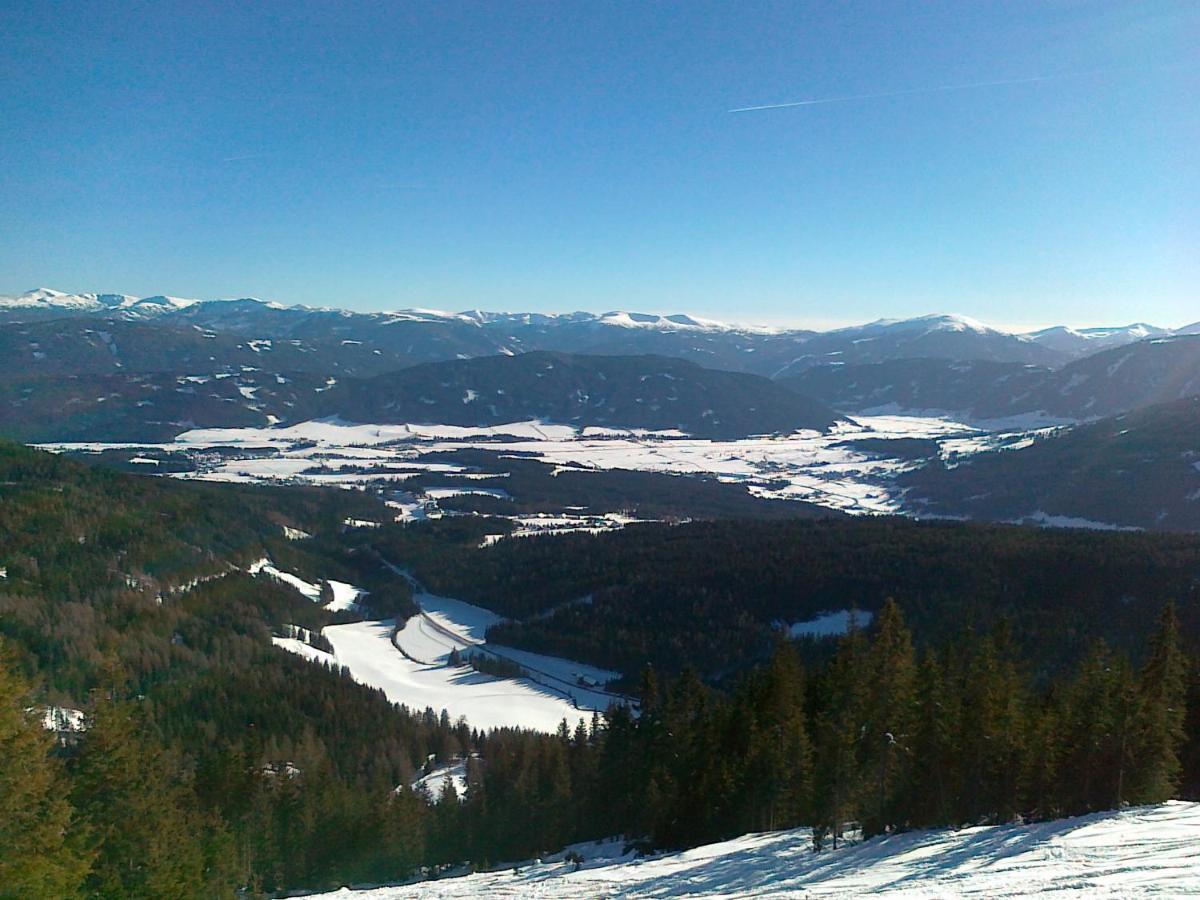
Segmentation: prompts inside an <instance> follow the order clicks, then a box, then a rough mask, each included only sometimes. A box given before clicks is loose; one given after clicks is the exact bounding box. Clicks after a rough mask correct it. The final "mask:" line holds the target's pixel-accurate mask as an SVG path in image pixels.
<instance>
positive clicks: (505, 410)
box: [322, 352, 837, 438]
mask: <svg viewBox="0 0 1200 900" xmlns="http://www.w3.org/2000/svg"><path fill="white" fill-rule="evenodd" d="M322 404H323V405H324V406H325V408H326V409H327V410H328V411H329V412H331V413H332V412H333V411H334V410H336V412H337V414H338V415H340V416H342V417H344V418H348V419H351V420H354V421H360V422H373V423H388V422H439V423H445V424H450V425H496V424H502V423H505V422H517V421H522V420H526V419H542V420H545V421H550V422H560V423H564V424H571V425H578V426H600V427H617V428H645V429H649V430H654V431H659V430H668V429H678V430H679V431H683V432H686V433H688V434H692V435H696V436H698V437H710V438H736V437H744V436H746V435H750V434H770V433H776V432H791V431H796V430H798V429H801V428H811V429H817V430H824V429H826V428H828V427H829V426H830V425H832V424H833V423H834V422H835V421H836V420H837V416H836V415H835V414H834V413H833V412H832V411H831V410H829V408H828V407H826V406H824V405H823V404H820V403H817V402H815V401H813V400H810V399H808V398H807V397H803V396H801V395H798V394H796V393H794V392H792V391H789V390H788V389H786V388H783V387H781V386H779V385H777V384H775V383H773V382H771V381H769V380H768V379H766V378H762V377H760V376H757V375H749V374H745V373H740V372H722V371H718V370H714V369H705V368H702V367H700V366H697V365H695V364H694V363H689V362H686V361H683V360H679V359H671V358H668V357H662V356H588V355H573V354H566V353H549V352H534V353H524V354H521V355H518V356H493V357H482V358H476V359H469V360H460V361H454V362H445V363H432V364H428V365H422V366H415V367H413V368H410V369H403V370H401V371H399V372H392V373H389V374H386V375H380V376H376V377H375V378H370V379H352V380H348V381H344V382H339V383H338V384H337V385H335V386H334V387H333V388H331V389H330V390H329V392H328V393H327V394H326V395H325V397H323V398H322Z"/></svg>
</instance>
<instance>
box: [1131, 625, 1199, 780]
mask: <svg viewBox="0 0 1200 900" xmlns="http://www.w3.org/2000/svg"><path fill="white" fill-rule="evenodd" d="M1186 700H1187V663H1186V659H1185V657H1184V655H1183V650H1182V648H1181V646H1180V641H1179V621H1178V619H1177V618H1176V615H1175V604H1174V603H1167V604H1166V606H1164V607H1163V611H1162V614H1161V615H1160V616H1159V620H1158V628H1157V630H1156V631H1155V633H1154V635H1153V637H1152V638H1151V640H1150V653H1149V656H1148V657H1147V659H1146V663H1145V665H1144V666H1143V668H1142V671H1141V675H1140V677H1139V679H1138V704H1139V709H1138V721H1137V726H1136V727H1137V734H1136V741H1137V749H1136V753H1135V759H1136V760H1137V771H1136V772H1134V773H1133V778H1132V782H1133V783H1132V785H1131V786H1130V792H1129V800H1130V801H1131V802H1133V803H1161V802H1162V801H1164V800H1168V799H1170V798H1171V797H1172V796H1174V794H1175V791H1176V789H1177V787H1178V783H1179V775H1180V762H1179V752H1180V749H1181V748H1182V746H1183V741H1184V737H1185V733H1184V723H1185V721H1186V715H1187V712H1186V709H1185V706H1184V704H1185V703H1186Z"/></svg>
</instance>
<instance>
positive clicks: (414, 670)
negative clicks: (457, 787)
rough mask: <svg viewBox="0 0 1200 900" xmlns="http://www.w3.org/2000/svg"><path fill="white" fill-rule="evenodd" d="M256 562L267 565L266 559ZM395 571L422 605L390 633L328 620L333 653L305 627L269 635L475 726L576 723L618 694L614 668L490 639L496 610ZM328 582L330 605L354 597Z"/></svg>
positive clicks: (387, 625)
mask: <svg viewBox="0 0 1200 900" xmlns="http://www.w3.org/2000/svg"><path fill="white" fill-rule="evenodd" d="M256 565H257V566H259V570H260V571H265V566H262V565H260V564H256ZM396 572H397V574H398V575H401V576H403V577H405V578H409V580H410V581H411V582H412V584H413V587H414V596H413V599H414V600H415V601H416V602H417V604H418V605H419V606H420V607H421V612H420V614H419V615H416V616H413V617H412V618H411V619H409V620H408V621H406V622H405V623H404V624H403V626H402V627H401V628H400V629H399V630H398V631H397V632H396V635H395V639H394V641H393V638H392V629H393V627H394V626H395V621H394V620H392V619H388V620H384V621H374V622H352V623H350V624H348V625H327V626H326V627H325V628H324V629H322V631H321V634H322V635H323V636H324V637H325V638H326V639H327V640H328V641H329V643H330V644H331V645H332V646H333V653H332V654H329V653H326V652H325V651H322V650H318V649H316V648H315V647H312V646H309V645H308V644H307V643H305V642H304V641H303V640H301V639H300V638H301V637H302V635H292V636H289V637H273V638H272V639H271V640H272V643H274V644H275V645H276V646H277V647H280V648H282V649H284V650H287V651H289V652H291V653H297V654H299V655H301V656H303V657H305V658H306V659H309V660H312V661H313V662H318V663H323V664H324V663H331V664H336V665H339V666H345V667H346V668H347V669H349V671H350V675H351V676H352V677H353V678H354V680H355V681H358V682H360V683H361V684H366V685H370V686H371V687H376V688H379V689H380V690H382V691H383V692H384V693H385V694H387V697H388V699H389V700H391V701H392V702H393V703H403V704H406V705H407V706H408V707H409V708H410V709H415V710H423V709H425V708H426V707H429V708H432V709H433V710H435V711H436V712H441V711H442V710H443V709H444V710H446V711H447V712H448V713H449V715H450V717H451V718H452V719H455V720H457V719H458V718H459V717H460V716H466V719H467V722H468V723H469V724H470V725H471V726H472V727H474V728H481V729H489V728H502V727H508V726H512V727H520V728H532V729H535V730H538V731H547V732H549V731H554V730H555V729H557V728H558V725H559V723H560V722H561V721H562V720H563V719H566V720H567V722H568V723H569V724H570V725H571V726H572V727H573V726H574V725H575V724H576V723H577V722H578V721H579V720H580V719H584V720H587V719H590V718H591V715H592V712H593V711H594V710H600V711H603V710H605V709H607V708H608V706H609V704H610V703H612V702H613V701H614V699H616V698H615V695H612V694H608V693H605V692H604V691H603V690H601V687H602V686H603V685H604V684H605V683H606V682H608V681H610V680H611V679H613V678H616V677H618V676H617V673H616V672H609V671H605V670H604V669H597V668H595V667H594V666H589V665H585V664H584V663H577V662H572V661H571V660H567V659H560V658H558V657H554V656H543V655H542V654H540V653H530V652H527V651H524V650H515V649H512V648H510V647H497V646H494V645H491V644H487V643H486V633H487V629H488V628H489V626H491V625H493V624H495V623H496V622H498V621H500V617H499V616H497V615H496V614H495V613H492V612H489V611H488V610H486V609H483V608H482V607H479V606H474V605H472V604H470V603H465V602H463V601H462V600H455V599H453V598H451V597H439V596H437V595H436V594H431V593H429V592H428V591H425V590H424V589H423V588H422V587H421V585H420V584H419V583H417V582H416V581H413V580H412V578H411V576H408V575H407V574H406V573H404V572H402V571H401V570H399V569H397V570H396ZM285 574H286V573H285ZM329 584H330V586H331V587H333V590H334V598H335V599H334V601H333V603H331V604H330V605H329V607H327V608H329V609H334V608H345V607H344V606H342V607H339V606H337V604H338V603H339V602H346V601H350V602H353V598H356V597H357V596H358V594H357V593H353V594H352V593H351V592H356V591H357V590H358V589H357V588H354V587H353V585H346V584H342V583H341V582H335V581H330V582H329ZM454 650H459V651H460V652H463V653H470V652H480V653H484V654H485V655H490V656H497V657H501V658H503V659H507V660H509V661H511V662H515V663H517V664H518V665H520V666H521V667H522V668H524V669H525V670H526V671H527V673H528V675H529V677H528V678H498V677H495V676H491V675H485V674H482V673H480V672H476V671H475V670H473V669H471V668H470V667H469V666H451V665H450V664H449V657H450V654H451V652H453V651H454Z"/></svg>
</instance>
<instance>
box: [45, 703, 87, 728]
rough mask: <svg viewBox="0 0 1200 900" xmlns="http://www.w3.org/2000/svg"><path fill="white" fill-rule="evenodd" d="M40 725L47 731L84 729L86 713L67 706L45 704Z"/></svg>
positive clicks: (85, 726)
mask: <svg viewBox="0 0 1200 900" xmlns="http://www.w3.org/2000/svg"><path fill="white" fill-rule="evenodd" d="M42 727H43V728H45V729H46V730H47V731H86V730H87V713H85V712H84V711H83V710H82V709H71V708H70V707H68V706H47V707H46V708H45V709H44V710H43V711H42Z"/></svg>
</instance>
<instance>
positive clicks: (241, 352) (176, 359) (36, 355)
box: [0, 317, 416, 377]
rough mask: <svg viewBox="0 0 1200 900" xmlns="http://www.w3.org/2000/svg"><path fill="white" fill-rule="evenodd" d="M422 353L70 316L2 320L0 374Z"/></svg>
mask: <svg viewBox="0 0 1200 900" xmlns="http://www.w3.org/2000/svg"><path fill="white" fill-rule="evenodd" d="M414 361H416V360H414V359H413V358H412V357H410V356H407V355H405V354H404V353H403V352H400V351H393V350H384V349H380V348H378V347H368V346H366V345H365V344H364V343H363V342H361V341H351V340H340V339H337V338H331V337H324V338H322V337H308V338H303V339H299V338H297V339H284V340H279V339H271V338H266V339H259V340H255V339H250V338H245V337H242V336H240V335H237V334H231V333H225V332H218V331H214V330H211V329H207V328H200V327H198V326H194V325H186V324H183V323H176V324H173V325H170V324H167V323H166V322H165V321H163V320H161V319H160V320H157V321H153V322H146V321H126V320H122V319H108V318H105V319H100V318H93V317H72V318H65V319H35V320H33V321H29V322H19V323H18V322H12V323H8V324H7V325H5V326H4V327H3V328H0V377H4V376H14V375H16V376H22V377H30V376H38V375H103V374H113V373H117V372H130V373H146V372H171V373H177V374H180V375H205V374H218V373H226V374H228V373H233V372H242V371H246V370H255V369H271V370H273V371H280V372H316V373H321V374H326V375H343V374H347V375H373V374H377V373H379V372H385V371H391V370H393V369H398V368H401V367H403V366H407V365H412V364H413V362H414Z"/></svg>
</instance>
